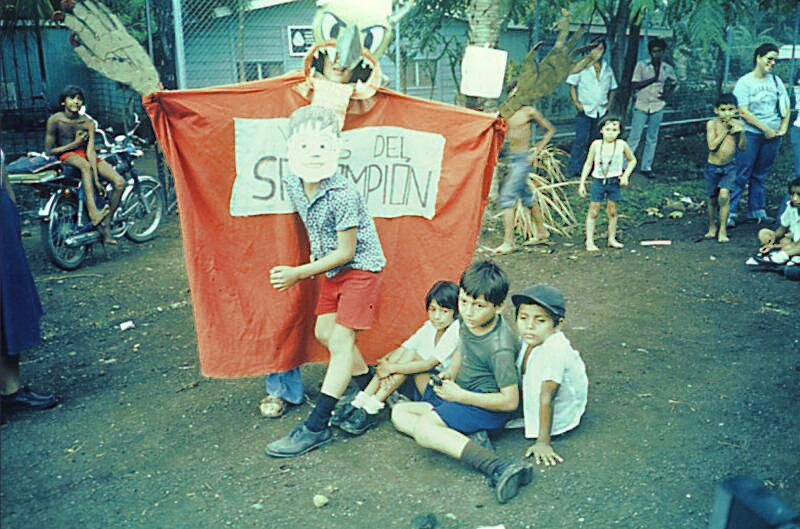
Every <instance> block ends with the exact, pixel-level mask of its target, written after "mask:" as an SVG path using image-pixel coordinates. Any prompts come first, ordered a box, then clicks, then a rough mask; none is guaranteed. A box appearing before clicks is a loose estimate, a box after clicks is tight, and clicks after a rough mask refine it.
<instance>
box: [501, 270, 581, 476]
mask: <svg viewBox="0 0 800 529" xmlns="http://www.w3.org/2000/svg"><path fill="white" fill-rule="evenodd" d="M511 301H513V303H514V307H516V309H517V332H519V335H520V337H521V338H522V348H521V349H520V354H519V358H518V360H517V362H518V365H519V369H520V376H521V377H522V412H523V417H524V421H523V422H524V425H525V437H528V438H535V439H536V443H534V444H533V445H532V446H531V447H530V448H528V450H527V452H525V456H527V457H533V458H534V460H535V461H536V463H537V464H538V463H544V464H545V465H555V464H557V463H561V462H563V461H564V460H563V459H562V458H561V456H560V455H558V454H557V453H556V451H555V450H553V447H552V445H551V444H550V439H551V437H552V436H554V435H559V434H562V433H564V432H567V431H569V430H572V429H573V428H575V427H576V426H578V423H580V420H581V417H582V416H583V412H584V411H586V401H587V394H588V391H589V380H588V379H587V378H586V366H585V365H584V363H583V360H582V359H581V355H580V353H578V351H576V350H575V349H573V347H572V344H570V343H569V340H568V339H567V337H566V336H564V333H563V332H561V322H562V321H563V320H564V315H565V314H566V308H565V306H564V305H565V304H564V296H563V295H562V294H561V292H560V291H559V290H558V289H557V288H555V287H552V286H550V285H545V284H542V283H540V284H537V285H534V286H532V287H528V288H526V289H525V290H523V291H522V292H520V293H519V294H514V295H513V296H511Z"/></svg>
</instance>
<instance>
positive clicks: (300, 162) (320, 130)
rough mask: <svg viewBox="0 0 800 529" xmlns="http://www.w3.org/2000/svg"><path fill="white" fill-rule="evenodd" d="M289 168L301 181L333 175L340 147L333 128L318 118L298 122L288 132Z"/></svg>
mask: <svg viewBox="0 0 800 529" xmlns="http://www.w3.org/2000/svg"><path fill="white" fill-rule="evenodd" d="M287 147H288V154H289V169H290V170H291V171H292V172H293V173H294V174H296V175H297V176H299V177H300V178H301V179H303V181H305V182H312V183H313V182H319V181H320V180H323V179H325V178H328V177H329V176H333V174H334V173H335V172H336V168H337V167H338V165H339V153H340V151H341V150H342V148H341V140H340V139H339V136H338V134H337V132H336V131H335V130H334V129H333V128H332V127H330V126H326V127H322V126H321V125H320V123H319V122H313V121H312V122H307V123H304V124H302V125H300V126H299V127H298V128H297V130H296V131H295V132H294V133H293V134H292V135H291V136H289V142H288V145H287Z"/></svg>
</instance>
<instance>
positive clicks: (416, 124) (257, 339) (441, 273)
mask: <svg viewBox="0 0 800 529" xmlns="http://www.w3.org/2000/svg"><path fill="white" fill-rule="evenodd" d="M301 81H302V77H301V76H300V74H299V73H296V74H288V75H285V76H283V77H279V78H274V79H267V80H263V81H256V82H252V83H245V84H237V85H231V86H224V87H215V88H207V89H200V90H186V91H165V92H157V93H155V94H152V95H150V96H148V97H147V98H146V99H145V105H146V108H147V111H148V113H149V114H150V118H151V119H152V122H153V126H154V128H155V131H156V135H157V137H158V141H159V144H160V145H161V147H162V149H163V150H164V153H165V155H166V158H167V162H168V163H169V167H170V169H171V170H172V174H173V176H174V178H175V189H176V192H177V196H178V206H179V212H180V222H181V234H182V238H183V246H184V255H185V260H186V271H187V275H188V278H189V287H190V289H191V295H192V303H193V307H194V317H195V328H196V332H197V343H198V349H199V354H200V368H201V371H202V373H203V374H204V375H206V376H210V377H219V378H228V377H245V376H256V375H264V374H267V373H271V372H276V371H282V370H286V369H290V368H293V367H297V366H299V365H301V364H303V363H305V362H313V361H327V351H325V350H324V348H322V347H321V346H320V345H319V344H318V343H317V342H316V341H315V340H314V320H315V316H314V307H315V303H316V285H315V282H314V281H302V282H301V283H298V284H297V285H295V286H293V287H292V288H291V289H290V290H289V291H288V292H277V291H275V290H273V289H272V287H271V286H270V284H269V270H270V269H271V268H272V267H273V266H275V265H279V264H282V265H294V264H301V263H304V262H307V261H308V255H309V251H308V239H307V235H306V232H305V228H304V226H303V224H302V222H301V220H300V218H299V217H298V216H297V215H296V214H273V215H255V216H248V217H233V216H231V215H230V213H229V206H230V200H231V190H232V187H233V182H234V179H235V178H236V163H235V144H234V143H235V142H234V121H233V120H234V118H250V119H268V118H276V117H288V116H289V114H291V112H292V111H293V110H295V109H296V108H298V107H300V106H303V105H307V104H308V100H307V99H305V98H304V97H303V96H301V95H300V93H299V92H298V91H296V90H294V89H293V87H295V86H296V85H297V84H298V83H300V82H301ZM367 126H393V127H400V128H405V129H412V130H417V131H425V132H432V133H437V134H441V135H443V136H444V137H445V145H444V157H443V161H442V171H441V177H440V180H439V189H438V194H437V200H436V213H435V216H434V217H433V219H432V220H428V219H426V218H424V217H420V216H402V217H396V218H375V224H376V226H377V229H378V234H379V236H380V240H381V244H382V246H383V250H384V253H385V255H386V260H387V265H386V268H385V270H384V274H383V285H382V289H381V298H380V307H379V313H378V320H377V323H376V324H375V325H374V326H373V328H372V329H370V330H368V331H363V332H361V333H360V334H359V338H358V344H359V348H360V349H361V351H362V353H363V355H364V357H365V359H366V360H367V361H368V362H372V361H374V360H375V359H377V358H379V357H380V356H382V355H384V354H385V353H386V352H387V351H389V350H391V349H393V348H395V347H397V346H398V345H399V344H400V343H401V342H402V341H404V340H405V339H406V338H407V337H408V336H409V335H410V334H411V333H412V332H413V331H414V330H415V329H416V328H417V327H419V325H420V324H421V323H422V322H423V321H424V320H425V317H426V314H425V306H424V296H425V293H426V292H427V291H428V289H429V288H430V287H431V285H432V284H433V283H434V282H435V281H437V280H440V279H449V280H452V281H458V278H459V277H460V275H461V273H462V271H463V270H464V268H466V266H467V265H468V264H469V262H470V261H471V258H472V253H473V250H474V249H475V244H476V241H477V238H478V235H479V230H480V223H481V216H482V213H483V210H484V208H485V206H486V200H487V196H488V192H489V186H490V183H491V177H492V173H493V171H494V166H495V163H496V161H497V155H498V151H499V149H500V146H501V145H502V142H503V138H504V135H505V122H504V121H502V120H501V119H499V118H496V117H494V116H490V115H486V114H482V113H479V112H475V111H472V110H468V109H464V108H460V107H455V106H452V105H446V104H443V103H436V102H432V101H426V100H421V99H416V98H412V97H408V96H404V95H402V94H398V93H395V92H392V91H389V90H380V91H379V92H378V93H377V94H376V95H375V96H374V106H373V107H372V108H371V110H370V111H369V112H366V113H363V114H359V115H353V114H348V116H347V119H346V121H345V125H344V130H345V131H346V130H348V129H354V128H358V127H367Z"/></svg>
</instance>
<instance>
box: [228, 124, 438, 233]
mask: <svg viewBox="0 0 800 529" xmlns="http://www.w3.org/2000/svg"><path fill="white" fill-rule="evenodd" d="M288 122H289V120H288V118H276V119H240V118H235V119H234V130H235V149H236V179H235V181H234V183H233V190H232V192H231V202H230V213H231V215H232V216H234V217H245V216H250V215H268V214H274V213H291V212H293V211H294V208H293V207H292V204H291V203H290V202H289V199H288V197H287V196H286V193H285V192H284V191H283V189H282V184H281V181H282V178H281V177H282V175H284V174H286V173H287V171H289V164H288V158H287V149H286V137H287V136H288V129H287V125H288ZM444 142H445V139H444V136H442V135H441V134H434V133H430V132H422V131H417V130H411V129H404V128H399V127H362V128H358V129H353V130H347V131H344V132H342V144H343V148H342V153H341V156H340V159H339V171H340V173H341V174H342V175H344V177H345V178H346V179H347V180H349V181H350V182H352V183H354V184H355V185H356V187H357V188H358V190H359V191H360V192H361V194H362V195H363V196H364V198H365V200H366V202H367V208H368V209H369V212H370V214H371V215H372V216H373V217H385V218H393V217H401V216H420V217H425V218H427V219H432V218H433V216H434V214H435V213H436V198H437V195H438V191H439V179H440V177H441V172H442V158H443V156H444Z"/></svg>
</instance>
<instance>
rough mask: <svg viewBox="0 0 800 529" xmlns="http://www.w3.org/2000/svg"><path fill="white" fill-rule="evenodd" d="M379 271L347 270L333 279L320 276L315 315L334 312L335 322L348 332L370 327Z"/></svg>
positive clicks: (375, 302)
mask: <svg viewBox="0 0 800 529" xmlns="http://www.w3.org/2000/svg"><path fill="white" fill-rule="evenodd" d="M380 287H381V274H380V272H367V271H366V270H353V269H348V270H344V271H342V272H339V273H338V274H336V276H334V277H328V276H326V275H324V274H323V275H321V276H320V289H319V298H318V299H317V310H316V314H317V316H319V315H320V314H330V313H331V312H335V313H336V323H338V324H339V325H342V326H344V327H347V328H348V329H355V330H359V331H360V330H364V329H369V328H370V327H372V323H373V322H374V321H375V316H376V314H377V310H378V295H379V294H380Z"/></svg>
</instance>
